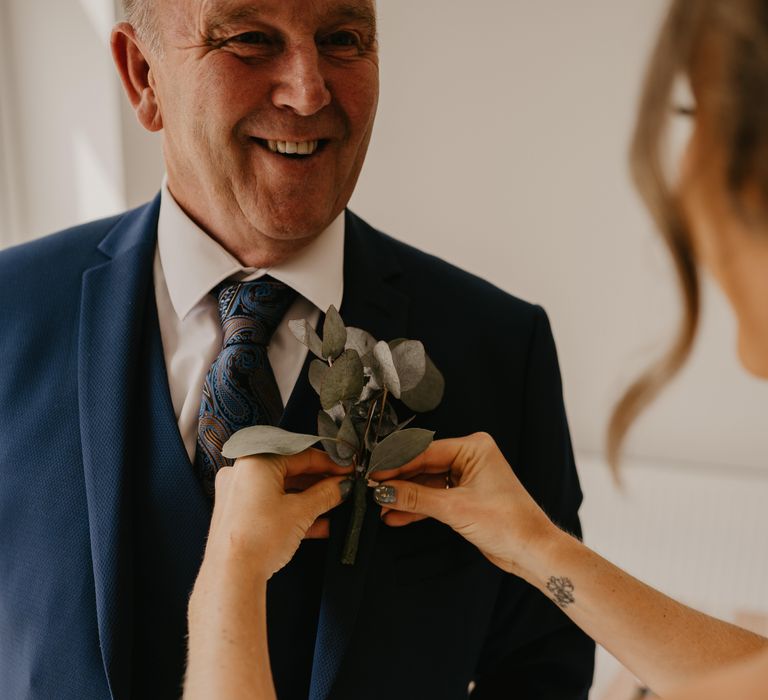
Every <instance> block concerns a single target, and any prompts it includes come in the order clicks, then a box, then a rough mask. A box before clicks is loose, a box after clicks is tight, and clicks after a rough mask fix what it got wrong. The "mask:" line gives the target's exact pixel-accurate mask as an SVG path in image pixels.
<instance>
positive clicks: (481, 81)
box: [353, 0, 768, 468]
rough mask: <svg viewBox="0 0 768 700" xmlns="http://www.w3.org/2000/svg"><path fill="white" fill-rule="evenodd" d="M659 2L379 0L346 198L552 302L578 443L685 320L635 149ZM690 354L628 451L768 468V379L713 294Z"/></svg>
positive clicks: (596, 436) (592, 442)
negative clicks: (365, 146)
mask: <svg viewBox="0 0 768 700" xmlns="http://www.w3.org/2000/svg"><path fill="white" fill-rule="evenodd" d="M665 6H666V1H665V0H635V1H633V2H629V1H627V0H625V1H623V2H615V1H614V0H582V1H581V2H578V3H576V2H564V1H563V0H557V1H555V0H536V2H533V1H530V0H528V1H523V0H484V2H481V3H476V4H474V5H471V6H470V5H467V3H464V2H456V1H454V0H418V2H413V0H385V1H384V2H380V3H379V8H380V20H381V39H382V81H383V86H382V101H381V107H380V112H379V119H378V124H377V130H376V134H375V137H374V142H373V145H372V148H371V152H370V155H369V157H368V161H367V165H366V168H365V171H364V173H363V177H362V180H361V182H360V185H359V187H358V190H357V193H356V195H355V197H354V200H353V206H354V207H355V208H356V209H357V210H358V211H359V212H360V213H362V214H363V215H365V216H367V217H368V218H370V220H371V221H372V222H374V223H375V224H377V225H378V226H380V227H381V228H384V229H385V230H387V231H390V232H392V233H393V234H395V235H396V236H398V237H400V238H403V239H405V240H408V241H411V242H413V243H414V244H416V245H418V246H420V247H422V248H425V249H427V250H429V251H432V252H435V253H437V254H439V255H441V256H443V257H445V258H447V259H448V260H450V261H452V262H455V263H457V264H459V265H461V266H463V267H465V268H468V269H469V270H471V271H473V272H476V273H478V274H480V275H482V276H483V277H487V278H489V279H491V280H492V281H493V282H495V283H496V284H498V285H499V286H501V287H502V288H504V289H507V290H509V291H511V292H513V293H515V294H518V295H520V296H522V297H524V298H527V299H530V300H533V301H536V302H538V303H541V304H543V305H544V306H545V307H546V309H547V311H548V312H549V314H550V316H551V319H552V322H553V326H554V329H555V335H556V339H557V341H558V346H559V351H560V356H561V363H562V369H563V373H564V377H565V391H566V398H567V405H568V409H569V416H570V421H571V425H572V429H573V434H574V440H575V443H576V445H577V447H578V448H579V450H581V451H586V452H599V451H601V449H602V444H603V437H604V426H605V424H606V421H607V417H608V412H609V408H610V406H611V404H612V402H613V401H614V400H615V399H616V398H617V396H618V394H619V392H620V390H621V389H622V387H623V386H624V385H625V384H626V382H627V381H629V380H630V379H631V378H632V377H633V376H634V374H635V372H636V370H637V369H638V368H640V367H641V366H643V365H644V364H645V363H646V362H647V361H648V360H649V359H650V358H651V357H653V356H654V355H655V354H656V353H657V352H658V351H660V350H661V349H662V348H663V347H664V343H665V342H666V340H667V338H668V337H669V331H670V330H671V328H673V326H674V323H675V319H676V315H677V309H678V307H677V295H676V289H675V287H674V284H673V282H672V277H671V271H670V269H669V264H668V261H667V258H666V255H665V253H664V251H663V250H661V248H660V245H659V242H658V241H657V239H656V237H655V234H654V233H653V230H652V227H651V224H650V222H649V219H648V218H647V216H646V215H645V212H644V211H643V209H642V207H641V205H640V203H639V201H638V199H637V197H636V196H635V194H634V192H633V191H632V188H631V187H630V184H629V179H628V176H627V169H626V165H625V163H626V151H627V145H628V140H629V136H630V133H631V128H632V122H633V117H634V109H635V103H636V99H637V93H638V89H639V84H640V80H641V74H642V71H643V69H644V64H645V60H646V55H647V53H648V51H649V49H650V46H651V44H652V40H653V37H654V35H655V32H656V27H657V22H658V20H659V19H660V17H661V13H662V11H663V8H664V7H665ZM707 296H708V298H707V302H708V308H707V310H706V313H705V319H704V334H703V340H704V341H705V342H702V343H701V344H700V346H699V347H698V348H697V351H696V355H695V357H694V361H693V362H692V363H691V365H690V366H689V367H688V368H687V369H686V371H685V373H684V375H683V376H682V377H681V378H680V380H679V381H677V382H676V383H675V385H674V386H673V387H672V389H671V391H669V392H668V393H667V394H666V395H665V396H664V397H663V399H662V400H660V401H659V402H658V403H657V404H656V405H655V406H654V407H653V410H652V411H651V412H650V413H649V414H648V415H647V416H646V417H645V418H644V419H643V420H642V421H641V422H640V424H638V426H637V428H638V429H637V430H636V431H635V433H634V434H633V437H632V440H631V443H630V453H631V454H633V455H635V456H641V457H646V458H658V459H660V460H663V461H666V460H674V461H680V460H691V461H694V462H706V463H715V464H721V465H734V464H736V465H751V466H757V467H764V468H768V459H767V458H768V430H767V429H766V427H765V415H766V407H768V383H760V382H758V381H756V380H753V379H750V378H748V377H746V376H745V375H744V374H743V373H742V372H741V370H740V369H739V368H738V366H737V362H736V360H735V357H734V332H733V326H732V322H731V319H730V316H729V314H728V313H727V309H726V308H725V306H724V303H723V301H722V298H721V297H720V296H719V294H708V295H707Z"/></svg>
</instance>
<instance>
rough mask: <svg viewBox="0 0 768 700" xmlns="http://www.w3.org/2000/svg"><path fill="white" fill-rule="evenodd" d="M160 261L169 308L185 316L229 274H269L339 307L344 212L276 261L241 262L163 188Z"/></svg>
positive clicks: (321, 304)
mask: <svg viewBox="0 0 768 700" xmlns="http://www.w3.org/2000/svg"><path fill="white" fill-rule="evenodd" d="M157 246H158V252H159V254H160V265H161V267H162V269H163V274H164V275H165V281H166V284H167V286H168V294H169V296H170V298H171V303H172V304H173V308H174V311H175V312H176V315H177V316H178V317H179V319H180V320H184V318H186V316H187V315H188V314H189V312H190V311H192V309H193V308H194V307H195V306H197V304H198V303H199V302H200V301H201V300H202V299H204V298H205V296H206V295H207V294H208V293H209V292H210V291H211V290H212V289H213V288H214V287H215V286H216V285H217V284H219V283H220V282H223V281H224V280H225V279H227V278H229V277H236V278H240V279H247V280H252V279H258V278H259V277H262V276H264V275H267V274H268V275H270V276H271V277H274V278H275V279H277V280H280V281H281V282H283V283H285V284H287V285H288V286H289V287H291V288H292V289H293V290H295V291H296V292H298V293H299V294H300V295H302V296H303V297H304V298H306V299H307V300H309V301H310V302H311V303H312V304H314V305H315V306H316V307H317V308H318V309H320V311H322V312H325V311H326V310H327V309H328V307H329V306H331V305H332V304H333V305H334V306H335V307H336V308H337V309H339V308H341V302H342V298H343V296H344V212H342V213H341V214H339V216H338V217H336V219H335V220H334V221H333V222H331V225H330V226H329V227H328V228H327V229H326V230H325V231H323V233H321V234H320V235H319V236H318V237H317V238H316V239H315V240H314V241H312V243H310V244H309V245H308V246H306V247H305V248H303V249H302V250H300V251H299V252H298V254H297V255H296V256H294V257H292V258H290V259H288V260H286V261H285V262H283V263H281V264H280V265H275V266H274V267H271V268H260V269H256V268H252V267H250V268H249V267H243V265H241V264H240V262H239V261H238V260H237V258H235V257H234V256H233V255H232V254H231V253H229V252H228V251H227V250H226V249H225V248H224V247H222V246H221V245H220V244H219V243H217V242H216V241H215V240H214V239H213V238H211V237H210V236H209V235H207V234H206V233H205V232H204V231H203V230H202V229H201V228H200V227H199V226H197V224H195V222H194V221H192V219H190V218H189V216H187V214H186V213H185V212H184V210H183V209H182V208H181V207H180V206H179V204H178V202H177V201H176V200H175V199H174V198H173V195H172V194H171V192H170V190H169V189H168V185H167V181H166V179H163V186H162V190H161V195H160V216H159V220H158V225H157Z"/></svg>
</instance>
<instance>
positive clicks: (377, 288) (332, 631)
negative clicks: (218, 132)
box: [289, 212, 408, 700]
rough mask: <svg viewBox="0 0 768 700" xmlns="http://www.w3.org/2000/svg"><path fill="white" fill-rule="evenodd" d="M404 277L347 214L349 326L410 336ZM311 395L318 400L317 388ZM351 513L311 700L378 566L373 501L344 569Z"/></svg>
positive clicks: (319, 699) (329, 575)
mask: <svg viewBox="0 0 768 700" xmlns="http://www.w3.org/2000/svg"><path fill="white" fill-rule="evenodd" d="M399 275H400V270H399V267H398V265H397V261H396V259H395V258H394V255H393V253H392V251H391V248H390V247H389V246H387V245H386V241H385V239H384V238H383V237H382V235H381V234H379V233H377V232H376V231H374V230H373V229H371V228H370V227H368V226H367V224H365V223H364V222H363V221H361V220H360V219H358V218H357V217H356V216H355V215H354V214H352V213H350V212H347V216H346V230H345V246H344V302H343V304H342V308H341V315H342V318H343V319H344V322H345V324H346V325H348V326H357V327H358V328H363V329H364V330H367V331H368V332H369V333H371V334H372V335H373V336H374V337H376V338H377V339H379V340H393V339H394V338H399V337H403V336H404V335H406V332H407V322H408V299H407V297H406V296H405V295H404V294H403V293H402V292H400V291H399V290H398V289H397V288H396V286H394V283H395V281H396V279H397V278H398V277H399ZM305 369H306V368H305ZM307 387H309V382H308V380H307V377H306V373H302V378H301V379H300V381H299V384H298V385H297V391H299V392H301V395H302V396H304V395H306V393H307ZM308 392H309V393H311V394H313V392H312V389H311V387H309V388H308ZM292 403H293V397H291V402H290V403H289V407H290V408H292V406H291V404H292ZM313 407H314V409H313V410H314V416H316V415H317V410H318V409H319V403H318V402H317V399H315V401H314V403H313ZM315 424H316V419H315ZM315 427H316V426H315ZM350 510H351V509H350V505H349V504H348V503H345V504H344V505H342V506H340V507H339V508H336V509H335V510H334V511H333V512H332V513H331V535H330V540H329V543H328V556H327V559H326V568H325V579H324V584H323V592H322V599H321V604H320V617H319V620H318V628H317V639H316V642H315V655H314V661H313V667H312V682H311V685H310V700H326V698H328V696H329V694H330V692H331V689H332V687H333V683H334V681H335V679H336V676H337V674H338V671H339V668H340V666H341V663H342V660H343V658H344V654H345V652H346V649H347V647H348V645H349V641H350V638H351V636H352V632H353V630H354V625H355V620H356V619H357V614H358V611H359V609H360V605H361V603H362V600H363V593H364V587H365V580H366V575H367V573H368V571H369V569H370V568H371V566H372V564H373V549H374V546H375V543H376V534H377V531H378V527H379V522H380V518H379V510H380V508H379V507H378V506H376V505H375V504H374V503H373V501H369V504H368V509H367V511H366V517H365V522H364V525H363V530H362V535H361V538H360V547H359V550H358V555H357V562H356V563H355V565H354V566H347V565H343V564H341V552H342V549H343V546H344V540H345V538H346V532H347V523H348V520H349V515H350Z"/></svg>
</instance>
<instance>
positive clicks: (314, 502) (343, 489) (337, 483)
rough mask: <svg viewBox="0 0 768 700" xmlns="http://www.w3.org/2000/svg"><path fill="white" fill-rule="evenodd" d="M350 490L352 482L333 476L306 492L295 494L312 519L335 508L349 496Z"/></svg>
mask: <svg viewBox="0 0 768 700" xmlns="http://www.w3.org/2000/svg"><path fill="white" fill-rule="evenodd" d="M351 490H352V480H351V479H350V478H348V477H342V476H333V477H328V478H327V479H323V480H322V481H318V482H317V483H316V484H313V485H312V486H310V487H309V488H308V489H306V491H302V492H301V493H300V494H296V495H297V496H298V497H299V498H300V499H301V501H302V502H303V503H304V504H305V505H306V507H307V508H308V509H309V510H310V511H311V513H312V516H313V517H314V518H318V517H320V516H321V515H322V514H323V513H327V512H328V511H329V510H331V508H335V507H336V506H337V505H339V504H340V503H341V502H342V501H343V500H345V499H346V498H347V496H349V494H350V492H351Z"/></svg>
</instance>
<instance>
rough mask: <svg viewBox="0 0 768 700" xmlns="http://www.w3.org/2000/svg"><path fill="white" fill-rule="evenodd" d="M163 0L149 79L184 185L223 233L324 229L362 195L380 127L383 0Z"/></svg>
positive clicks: (301, 235)
mask: <svg viewBox="0 0 768 700" xmlns="http://www.w3.org/2000/svg"><path fill="white" fill-rule="evenodd" d="M155 6H156V8H157V10H156V11H157V13H158V18H157V19H158V26H159V30H160V33H161V37H162V43H163V46H164V55H163V56H162V57H160V58H159V59H158V58H154V59H152V61H151V71H150V84H153V87H154V90H155V93H156V96H157V101H158V105H159V110H160V116H161V119H162V126H163V130H164V153H165V160H166V167H167V169H168V182H169V187H170V189H171V191H172V192H173V194H174V196H175V197H176V198H177V199H178V200H179V201H180V203H181V204H182V206H184V207H185V208H186V209H187V211H188V213H190V214H191V215H192V216H193V218H196V219H198V222H199V223H202V224H203V225H204V226H207V227H208V228H211V229H213V231H211V232H212V233H214V234H215V235H217V237H220V238H224V239H225V240H226V237H227V236H228V235H229V234H228V232H227V231H226V230H222V229H223V228H226V227H227V226H231V227H232V230H233V235H236V236H239V237H240V238H241V239H242V238H248V236H249V234H248V231H249V229H250V231H251V232H252V233H253V234H254V235H253V237H252V238H251V241H254V240H259V238H262V239H263V238H264V237H266V238H267V239H273V240H275V241H282V242H289V241H298V240H300V239H307V238H311V237H313V236H315V235H317V234H319V233H320V232H322V231H323V230H324V229H325V227H326V226H327V225H328V224H329V223H330V222H331V221H332V220H333V219H334V218H335V217H336V216H338V214H339V213H340V212H341V211H342V210H343V209H344V207H345V206H346V204H347V202H348V201H349V198H350V197H351V195H352V191H353V189H354V187H355V184H356V182H357V178H358V175H359V173H360V169H361V168H362V165H363V160H364V159H365V153H366V150H367V148H368V142H369V140H370V136H371V130H372V128H373V121H374V116H375V112H376V106H377V101H378V89H379V83H378V54H377V44H376V26H375V8H374V4H373V0H161V1H160V2H157V3H156V5H155ZM241 243H242V241H241ZM235 247H237V246H235Z"/></svg>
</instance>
